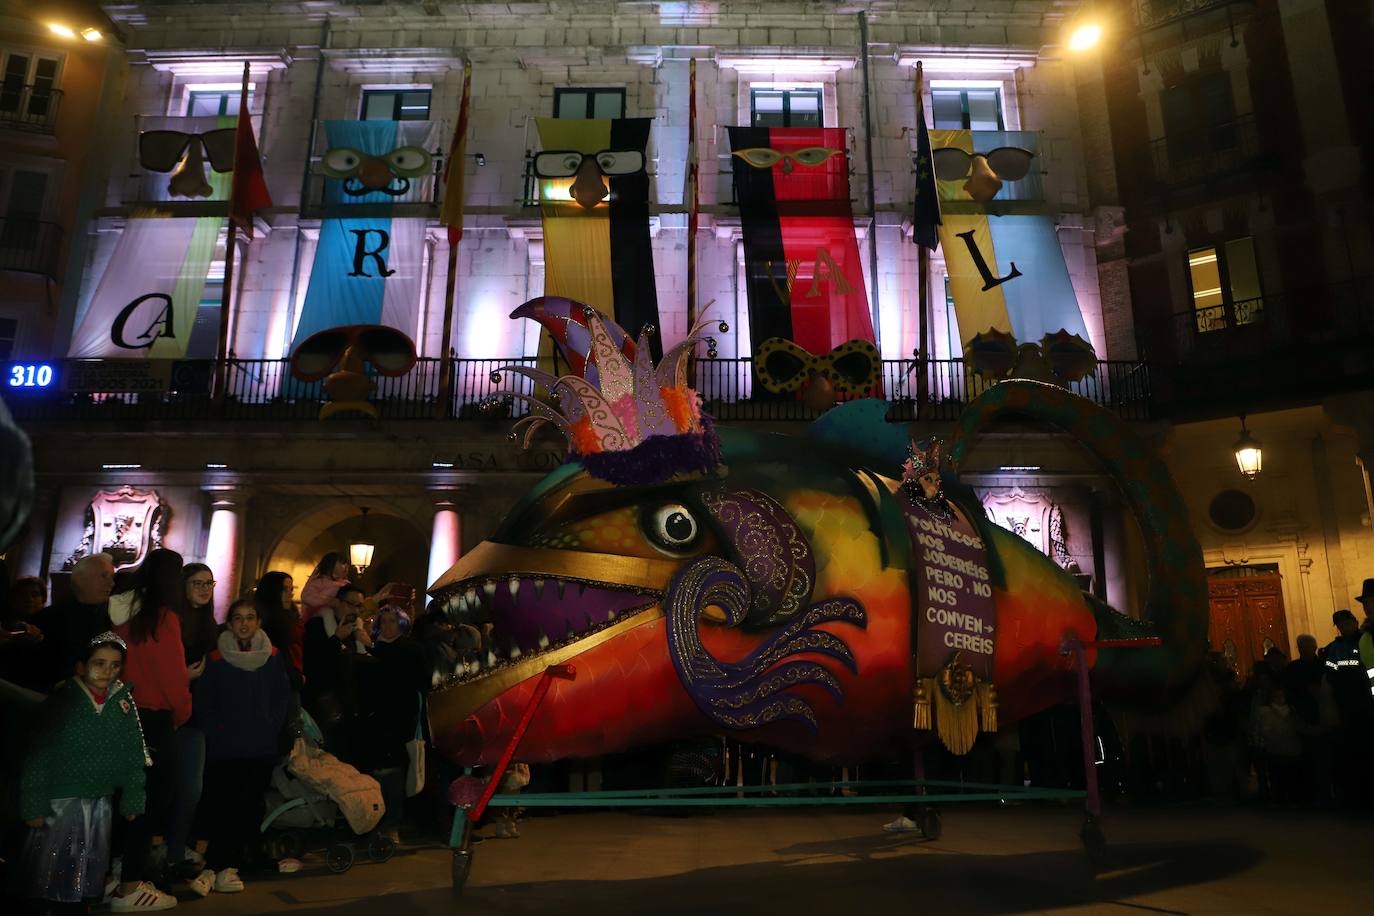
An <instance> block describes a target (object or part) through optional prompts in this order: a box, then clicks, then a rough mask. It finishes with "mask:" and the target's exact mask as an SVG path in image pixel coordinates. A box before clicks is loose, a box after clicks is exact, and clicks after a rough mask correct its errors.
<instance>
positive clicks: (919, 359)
mask: <svg viewBox="0 0 1374 916" xmlns="http://www.w3.org/2000/svg"><path fill="white" fill-rule="evenodd" d="M924 84H925V69H924V67H923V66H922V64H921V62H920V61H919V60H918V61H916V130H917V132H918V136H919V131H920V130H921V128H922V127H923V126H925V120H926V111H925V95H924V93H925V86H924ZM918 193H919V191H918ZM916 250H917V256H916V258H917V260H916V264H917V269H916V285H917V286H916V303H917V305H916V308H917V309H918V311H919V315H918V316H917V319H916V416H917V418H918V419H922V420H924V419H925V418H926V403H927V401H928V400H929V398H930V376H929V372H930V360H929V354H928V353H927V352H926V347H927V344H928V341H929V340H930V317H929V312H930V303H929V298H930V290H929V287H930V249H929V248H927V247H926V246H924V245H917V246H916Z"/></svg>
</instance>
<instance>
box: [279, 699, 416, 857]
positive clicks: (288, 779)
mask: <svg viewBox="0 0 1374 916" xmlns="http://www.w3.org/2000/svg"><path fill="white" fill-rule="evenodd" d="M301 732H302V734H301V737H299V738H297V739H296V742H295V745H294V746H293V747H292V748H291V753H290V754H289V755H288V756H287V758H286V759H285V760H284V761H282V762H281V764H279V765H278V766H277V768H276V769H274V770H273V771H272V784H271V787H270V788H269V789H268V790H267V795H266V801H267V816H266V817H264V818H263V821H262V826H261V828H260V831H261V833H262V846H263V851H264V853H265V854H266V855H267V856H268V857H270V858H272V859H281V858H293V859H298V858H300V857H301V856H303V855H304V854H305V853H307V852H311V851H316V850H321V851H323V852H324V854H325V864H326V865H328V866H329V870H330V871H332V872H334V873H335V874H343V873H344V872H346V871H348V870H349V869H350V868H352V867H353V862H354V860H355V859H356V858H357V856H358V854H359V851H365V852H366V853H367V856H368V858H369V859H371V860H372V861H373V862H385V861H387V860H388V859H390V858H391V857H392V856H393V855H395V853H396V843H395V841H394V840H392V839H391V837H389V836H385V835H383V834H380V833H375V832H373V830H374V828H375V827H376V826H377V824H378V822H379V821H381V819H382V815H383V814H384V813H385V812H386V806H385V805H384V803H383V802H382V788H381V786H380V785H378V784H377V780H375V779H373V778H372V777H371V776H365V775H363V774H362V773H359V772H358V771H357V770H356V769H355V768H353V767H351V766H349V765H348V764H346V763H344V762H343V761H341V760H339V758H337V757H335V756H334V755H333V754H330V753H327V752H326V751H325V750H324V748H323V747H322V745H323V743H324V739H323V735H322V734H321V732H320V729H319V726H318V725H316V724H315V721H314V720H313V719H311V718H310V715H309V713H307V712H305V710H301Z"/></svg>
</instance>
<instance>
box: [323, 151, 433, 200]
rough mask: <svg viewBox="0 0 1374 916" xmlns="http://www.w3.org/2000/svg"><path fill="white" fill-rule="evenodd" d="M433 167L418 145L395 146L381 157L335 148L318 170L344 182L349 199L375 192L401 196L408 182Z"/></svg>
mask: <svg viewBox="0 0 1374 916" xmlns="http://www.w3.org/2000/svg"><path fill="white" fill-rule="evenodd" d="M433 164H434V158H433V157H432V156H430V154H429V153H427V152H425V151H424V150H423V149H421V148H420V147H418V146H402V147H398V148H396V149H394V150H392V151H391V152H389V153H387V154H386V155H383V156H369V155H367V154H366V153H360V152H358V151H357V150H355V149H352V148H350V147H347V146H336V147H334V148H333V149H331V150H329V151H328V152H327V153H325V154H324V157H323V158H322V159H321V160H320V171H322V172H324V174H326V175H328V176H329V177H330V178H338V179H340V180H341V181H343V192H344V193H345V194H347V195H348V196H349V197H362V196H363V195H364V194H371V193H373V192H374V191H375V192H379V193H382V194H386V195H388V196H390V197H401V196H402V195H404V194H406V193H408V192H409V191H410V179H412V178H419V177H421V176H422V175H426V174H428V173H429V170H430V168H431V167H432V166H433Z"/></svg>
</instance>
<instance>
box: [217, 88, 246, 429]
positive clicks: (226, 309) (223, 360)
mask: <svg viewBox="0 0 1374 916" xmlns="http://www.w3.org/2000/svg"><path fill="white" fill-rule="evenodd" d="M248 73H249V65H248V61H244V62H243V84H242V85H241V86H240V87H239V119H240V120H242V119H243V118H246V117H248ZM237 133H238V132H237V129H236V130H235V137H236V142H235V143H234V178H233V179H231V187H232V183H233V182H234V181H237V180H238V143H237ZM233 198H234V195H233V192H232V191H231V192H230V195H229V199H230V204H229V207H230V209H231V210H232V209H233ZM237 235H238V224H237V223H235V222H234V218H233V214H232V213H230V215H229V225H228V228H227V229H226V231H225V235H224V287H223V292H222V293H221V294H220V308H219V348H218V349H217V350H216V352H215V404H216V406H220V405H223V403H224V396H225V394H226V392H225V390H224V385H225V374H226V372H227V370H228V362H229V319H230V316H231V315H232V314H233V310H234V307H235V306H236V305H237V304H238V297H237V296H235V295H234V247H235V245H234V243H235V241H236V240H237V239H236V237H237Z"/></svg>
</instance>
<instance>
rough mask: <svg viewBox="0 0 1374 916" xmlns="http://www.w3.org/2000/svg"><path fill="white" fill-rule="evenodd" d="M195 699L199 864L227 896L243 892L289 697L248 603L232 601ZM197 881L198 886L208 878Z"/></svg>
mask: <svg viewBox="0 0 1374 916" xmlns="http://www.w3.org/2000/svg"><path fill="white" fill-rule="evenodd" d="M194 696H195V714H196V721H197V722H198V723H199V724H200V727H201V728H202V729H203V730H204V732H205V780H204V785H205V790H204V792H203V793H202V794H201V802H200V803H201V807H202V812H203V814H204V816H205V827H206V833H207V835H208V836H209V840H210V845H209V846H208V847H207V848H206V850H205V864H206V865H207V866H208V868H209V869H210V870H211V871H213V872H214V873H215V874H214V876H213V878H212V879H209V880H212V882H213V889H214V890H216V891H219V892H221V893H233V892H236V891H241V890H243V881H242V880H241V879H240V878H239V875H238V870H239V867H240V866H241V865H242V857H243V850H244V848H245V847H246V846H247V845H248V843H249V842H250V841H252V840H253V838H254V836H255V835H256V833H257V826H258V823H259V822H260V821H261V820H262V815H263V798H262V796H263V792H264V791H265V790H266V789H267V786H268V784H269V782H270V781H271V778H272V768H273V767H274V766H275V765H276V761H277V740H278V736H279V735H280V734H281V730H282V725H283V724H285V722H286V713H287V709H288V706H289V704H290V697H291V684H290V681H289V680H288V679H287V675H286V663H285V661H283V659H282V656H281V653H279V652H278V651H277V650H276V648H275V647H274V646H273V645H272V642H271V641H270V640H269V639H268V638H267V634H266V633H264V632H263V631H262V629H261V628H260V627H259V625H258V611H257V608H256V607H254V605H253V602H252V601H250V600H247V599H240V600H239V601H235V602H234V603H233V604H232V605H230V607H229V620H228V628H227V629H226V630H225V631H224V632H223V633H221V634H220V637H219V646H218V648H216V649H215V651H213V652H211V653H210V655H209V657H208V659H207V660H206V663H205V671H204V673H203V674H201V676H200V678H198V679H197V680H196V681H195V691H194ZM198 881H200V884H201V886H202V887H203V886H204V884H205V883H206V881H207V876H206V875H205V874H202V876H201V878H200V879H198ZM192 886H193V888H194V887H196V885H195V883H193V885H192Z"/></svg>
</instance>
